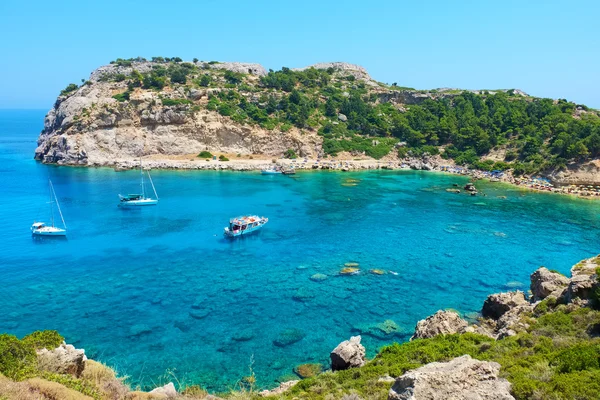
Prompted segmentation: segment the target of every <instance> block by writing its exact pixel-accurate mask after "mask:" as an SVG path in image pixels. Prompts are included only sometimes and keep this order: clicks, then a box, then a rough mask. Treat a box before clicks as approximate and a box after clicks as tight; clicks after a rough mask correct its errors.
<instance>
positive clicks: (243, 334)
mask: <svg viewBox="0 0 600 400" xmlns="http://www.w3.org/2000/svg"><path fill="white" fill-rule="evenodd" d="M231 339H232V340H235V341H236V342H247V341H248V340H252V339H254V332H252V330H251V329H243V330H241V331H239V332H236V333H234V334H233V336H231Z"/></svg>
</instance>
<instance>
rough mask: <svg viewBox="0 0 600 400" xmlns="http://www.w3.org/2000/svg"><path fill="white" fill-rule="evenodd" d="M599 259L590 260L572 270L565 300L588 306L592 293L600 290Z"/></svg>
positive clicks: (582, 262)
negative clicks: (599, 277) (599, 276)
mask: <svg viewBox="0 0 600 400" xmlns="http://www.w3.org/2000/svg"><path fill="white" fill-rule="evenodd" d="M599 257H600V256H599ZM599 257H593V258H588V259H587V260H583V261H581V262H579V263H577V264H576V265H574V266H573V268H571V279H570V280H569V285H568V287H567V290H566V291H565V300H566V301H567V302H569V303H570V302H581V303H583V304H588V303H589V302H590V300H589V299H590V297H592V293H594V292H595V291H596V290H598V289H600V281H599V279H598V274H597V270H598V268H599V267H600V265H598V264H599V260H600V258H599Z"/></svg>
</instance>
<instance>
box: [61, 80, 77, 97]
mask: <svg viewBox="0 0 600 400" xmlns="http://www.w3.org/2000/svg"><path fill="white" fill-rule="evenodd" d="M77 89H79V86H77V84H76V83H69V84H68V85H67V87H66V88H64V89H63V90H61V91H60V95H61V96H66V95H68V94H70V93H72V92H74V91H76V90H77Z"/></svg>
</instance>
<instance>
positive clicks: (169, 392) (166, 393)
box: [150, 382, 177, 399]
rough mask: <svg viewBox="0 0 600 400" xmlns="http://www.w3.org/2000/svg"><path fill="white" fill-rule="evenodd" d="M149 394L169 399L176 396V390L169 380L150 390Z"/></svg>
mask: <svg viewBox="0 0 600 400" xmlns="http://www.w3.org/2000/svg"><path fill="white" fill-rule="evenodd" d="M150 394H152V395H158V396H160V397H166V398H167V399H170V398H174V397H177V390H176V389H175V385H174V384H173V382H169V383H167V384H166V385H165V386H161V387H157V388H156V389H154V390H152V391H150Z"/></svg>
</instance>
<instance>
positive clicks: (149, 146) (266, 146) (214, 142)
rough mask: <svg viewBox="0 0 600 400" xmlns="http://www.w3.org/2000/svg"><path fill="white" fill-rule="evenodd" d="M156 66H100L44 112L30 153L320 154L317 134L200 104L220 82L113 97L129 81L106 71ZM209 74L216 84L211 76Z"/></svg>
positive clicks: (101, 161) (60, 157)
mask: <svg viewBox="0 0 600 400" xmlns="http://www.w3.org/2000/svg"><path fill="white" fill-rule="evenodd" d="M157 65H160V64H159V63H152V62H135V63H133V65H132V66H118V65H113V64H111V65H107V66H103V67H100V68H98V69H97V70H95V71H94V72H92V74H91V76H90V80H89V81H88V82H86V83H85V84H84V85H82V86H81V87H80V88H78V89H77V90H75V91H73V92H71V93H68V94H63V95H61V96H59V97H58V99H57V100H56V103H55V104H54V107H53V108H52V109H51V110H50V111H49V112H48V114H47V115H46V118H45V121H44V130H43V131H42V133H41V135H40V137H39V139H38V148H37V149H36V152H35V158H36V159H38V160H41V161H43V162H45V163H58V164H75V165H113V164H115V163H116V162H118V161H120V160H130V159H133V158H137V157H140V156H146V155H167V156H169V155H188V154H197V153H199V152H201V151H204V150H209V151H212V152H214V153H233V154H238V153H241V154H265V155H272V156H281V155H282V154H283V153H284V152H285V151H286V150H287V149H293V150H295V151H296V152H297V153H299V154H301V155H306V156H316V155H318V154H319V153H320V152H321V140H320V138H319V137H318V135H317V134H316V133H315V132H311V131H303V132H301V131H300V130H299V129H297V128H293V127H292V128H291V129H289V130H287V131H286V132H282V131H281V130H279V129H272V130H268V129H265V128H261V127H260V126H251V125H246V124H240V123H237V122H235V121H233V120H232V119H231V118H229V117H224V116H222V115H220V114H219V113H218V112H216V111H211V110H208V109H206V103H207V102H208V98H209V96H211V95H214V94H216V93H218V92H219V91H220V90H222V88H220V87H213V88H200V87H198V86H194V85H185V84H182V85H169V86H165V87H164V88H162V89H161V90H150V89H144V88H142V87H136V88H134V89H133V90H132V91H131V94H130V97H129V99H128V100H127V101H119V100H117V99H115V98H113V96H114V95H115V94H119V93H123V92H125V91H127V90H128V83H127V82H126V80H121V81H116V80H115V79H111V77H117V80H118V79H119V78H118V76H121V75H124V76H127V77H128V76H130V75H131V74H132V72H133V71H134V70H135V71H137V72H139V73H147V72H149V71H151V70H152V68H153V67H155V66H157ZM217 67H218V68H219V69H218V71H219V72H220V71H223V70H229V71H233V72H237V73H241V71H244V72H245V73H246V74H248V80H253V81H256V80H257V76H261V75H264V74H265V73H266V71H265V69H264V68H263V67H262V66H260V65H257V64H241V63H223V64H216V65H214V64H211V65H210V69H209V70H208V71H207V73H211V72H212V71H213V70H214V69H215V68H217ZM213 79H214V80H215V81H217V82H218V80H217V79H218V77H217V76H215V77H213ZM223 85H224V84H223ZM220 86H222V85H220ZM165 99H170V100H173V99H177V100H185V101H183V102H181V103H180V104H174V105H165V104H164V103H167V104H171V103H168V102H167V101H165ZM172 103H173V102H172Z"/></svg>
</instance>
